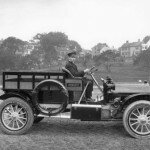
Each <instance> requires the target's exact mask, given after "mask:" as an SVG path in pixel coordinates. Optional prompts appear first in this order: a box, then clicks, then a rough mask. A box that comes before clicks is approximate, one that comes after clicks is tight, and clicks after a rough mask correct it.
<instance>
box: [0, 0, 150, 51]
mask: <svg viewBox="0 0 150 150" xmlns="http://www.w3.org/2000/svg"><path fill="white" fill-rule="evenodd" d="M149 6H150V0H0V39H5V38H7V37H9V36H14V37H16V38H19V39H22V40H26V41H29V40H31V39H32V38H33V37H34V36H35V35H36V34H37V33H48V32H51V31H52V32H55V31H59V32H63V33H65V34H66V35H68V38H69V39H70V40H75V41H77V42H78V43H79V44H80V45H81V47H82V48H84V49H91V48H92V47H93V46H95V45H96V44H97V43H99V42H100V43H107V44H108V45H109V46H110V47H112V46H114V47H116V48H118V47H120V46H121V45H122V44H123V43H125V42H126V41H127V40H128V41H129V42H135V41H137V40H138V39H141V40H142V39H143V38H144V37H145V36H146V35H150V9H149Z"/></svg>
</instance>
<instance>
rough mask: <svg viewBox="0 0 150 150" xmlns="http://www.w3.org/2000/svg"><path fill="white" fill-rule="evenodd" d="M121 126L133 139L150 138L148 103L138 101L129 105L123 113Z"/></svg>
mask: <svg viewBox="0 0 150 150" xmlns="http://www.w3.org/2000/svg"><path fill="white" fill-rule="evenodd" d="M123 124H124V127H125V129H126V131H127V132H128V133H129V134H130V135H131V136H132V137H135V138H139V139H142V138H150V102H149V101H146V100H139V101H136V102H133V103H132V104H130V105H129V106H128V107H127V108H126V109H125V112H124V115H123Z"/></svg>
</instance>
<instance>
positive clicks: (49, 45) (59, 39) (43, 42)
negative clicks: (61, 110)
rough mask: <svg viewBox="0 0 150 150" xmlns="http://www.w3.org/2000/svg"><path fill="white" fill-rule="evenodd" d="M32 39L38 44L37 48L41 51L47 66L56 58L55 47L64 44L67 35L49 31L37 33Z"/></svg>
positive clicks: (66, 40)
mask: <svg viewBox="0 0 150 150" xmlns="http://www.w3.org/2000/svg"><path fill="white" fill-rule="evenodd" d="M33 40H34V41H36V43H37V44H38V50H39V51H41V53H43V61H44V63H45V64H46V65H47V66H49V65H51V63H52V61H54V60H56V59H57V51H56V47H61V46H66V45H67V42H68V36H67V35H65V34H64V33H61V32H49V33H48V34H46V33H43V34H37V35H36V36H35V37H34V38H33Z"/></svg>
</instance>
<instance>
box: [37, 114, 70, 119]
mask: <svg viewBox="0 0 150 150" xmlns="http://www.w3.org/2000/svg"><path fill="white" fill-rule="evenodd" d="M37 116H38V117H51V118H64V119H71V113H70V112H65V113H59V114H57V115H54V116H48V115H43V114H39V115H37Z"/></svg>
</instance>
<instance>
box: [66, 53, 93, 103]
mask: <svg viewBox="0 0 150 150" xmlns="http://www.w3.org/2000/svg"><path fill="white" fill-rule="evenodd" d="M76 54H77V53H76V51H71V52H69V53H68V54H67V55H68V61H67V63H66V66H65V68H66V69H67V70H69V71H70V72H71V74H72V75H73V76H74V77H83V76H84V75H85V74H86V73H89V72H90V69H85V70H82V71H79V70H78V68H77V66H76V65H75V60H76ZM87 82H89V84H88V86H87V89H86V93H85V97H86V99H87V101H93V99H92V98H91V97H92V91H93V81H92V80H91V79H87V78H83V84H84V86H85V85H86V84H87Z"/></svg>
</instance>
